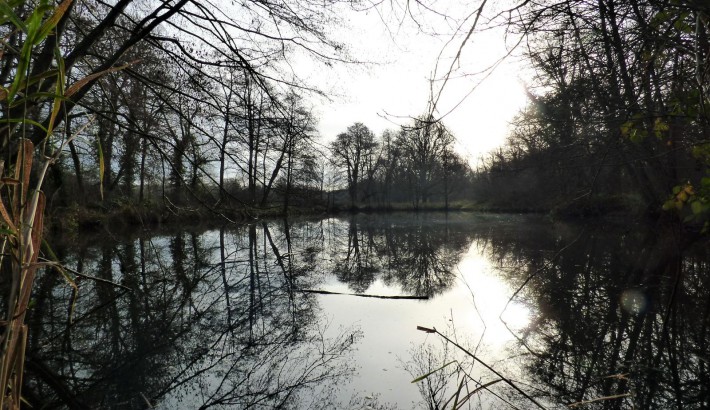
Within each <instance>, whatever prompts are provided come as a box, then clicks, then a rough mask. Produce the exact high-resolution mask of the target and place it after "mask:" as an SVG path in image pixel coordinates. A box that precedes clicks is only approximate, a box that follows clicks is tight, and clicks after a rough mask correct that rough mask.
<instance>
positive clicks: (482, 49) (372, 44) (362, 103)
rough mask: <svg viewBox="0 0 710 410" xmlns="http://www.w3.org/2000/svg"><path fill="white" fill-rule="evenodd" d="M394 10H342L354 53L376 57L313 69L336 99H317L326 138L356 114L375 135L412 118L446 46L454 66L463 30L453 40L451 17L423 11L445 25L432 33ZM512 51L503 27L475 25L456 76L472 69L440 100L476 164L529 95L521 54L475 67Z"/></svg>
mask: <svg viewBox="0 0 710 410" xmlns="http://www.w3.org/2000/svg"><path fill="white" fill-rule="evenodd" d="M378 11H379V13H378ZM469 13H470V11H469ZM393 14H397V13H396V12H395V13H390V14H387V13H386V12H383V11H382V10H370V11H369V12H349V13H346V14H345V15H344V20H345V25H344V27H343V28H342V29H341V30H339V31H338V33H337V35H339V36H342V41H344V42H345V43H346V44H348V45H349V46H350V52H351V55H352V56H353V57H354V58H356V59H360V60H368V61H370V62H372V63H366V64H354V65H349V64H339V65H335V66H334V67H333V68H331V69H329V70H327V71H325V72H323V71H318V72H317V73H315V74H314V75H315V76H316V78H315V80H317V82H318V83H319V86H321V87H323V88H324V89H326V90H329V93H330V94H331V95H334V97H333V98H332V99H331V101H321V102H320V104H316V113H317V115H318V117H319V118H320V123H319V132H320V134H321V136H322V137H323V138H324V140H325V141H330V140H332V139H334V138H335V136H336V135H338V134H339V133H341V132H343V131H345V130H346V128H347V127H348V126H349V125H352V124H353V123H355V122H362V123H364V124H365V125H367V126H368V127H369V128H370V129H371V130H373V132H375V134H376V135H380V134H381V133H382V132H383V131H384V130H385V129H388V128H389V129H397V128H398V126H399V125H400V124H404V123H408V122H409V118H410V117H411V116H415V115H419V114H422V113H424V112H425V110H426V107H427V102H428V99H429V95H430V81H429V79H430V78H432V73H433V70H434V69H435V67H436V63H437V57H438V56H439V54H440V53H441V52H442V50H443V55H444V58H443V59H441V60H439V61H440V62H441V66H440V68H439V70H440V72H443V71H445V70H446V69H448V67H449V66H450V64H451V59H450V56H453V55H454V54H455V52H456V50H458V46H459V44H460V42H461V40H462V39H463V37H461V36H459V37H458V38H455V39H454V41H453V42H452V44H449V45H448V47H447V44H446V42H447V41H448V40H450V39H451V38H452V37H451V32H452V29H451V28H450V26H451V24H450V23H449V24H447V23H446V22H444V21H441V20H440V19H439V20H437V19H436V18H433V17H434V16H431V15H429V16H424V17H423V18H422V19H418V22H419V23H420V24H424V25H428V27H424V28H423V30H424V31H436V32H439V33H442V34H441V35H439V36H433V35H427V34H425V33H422V29H421V28H419V27H416V25H415V24H414V22H413V20H412V19H411V18H405V19H401V18H398V15H396V16H394V17H393V16H392V15H393ZM459 14H460V11H459ZM426 17H429V18H426ZM383 20H384V22H383ZM479 24H482V23H479ZM466 27H467V28H468V27H470V22H469V24H468V25H467V26H466ZM509 42H510V40H509ZM507 51H508V48H506V39H505V36H504V32H503V31H502V30H497V29H494V30H489V31H486V32H483V33H474V35H473V36H472V37H471V39H470V41H469V42H468V43H467V45H466V46H465V47H464V48H463V53H462V56H461V64H459V65H458V66H457V69H456V71H455V74H456V75H457V76H459V75H461V74H468V75H465V76H462V77H459V78H456V79H454V80H452V81H450V82H449V83H448V84H447V86H446V88H445V89H444V92H443V94H442V98H441V100H440V103H439V105H438V107H439V108H440V109H439V113H440V114H442V113H449V112H450V113H449V114H447V115H446V116H445V117H444V120H443V121H444V124H445V125H446V126H447V127H448V128H449V129H450V130H451V131H452V132H453V134H454V135H455V136H456V138H457V141H458V146H457V150H458V151H459V153H461V154H462V155H464V156H466V157H467V158H468V159H469V161H470V162H471V164H472V165H474V166H475V165H476V162H477V161H478V158H479V157H481V156H485V154H486V153H488V152H490V151H491V150H493V149H495V148H496V147H498V146H500V145H502V144H503V143H504V140H505V137H506V134H507V132H508V130H509V123H510V121H511V120H512V119H513V117H514V116H515V115H516V113H517V112H518V111H519V110H520V109H521V108H523V106H524V105H525V103H526V101H527V97H526V94H525V86H524V84H525V79H524V78H523V74H522V73H523V72H524V70H523V69H522V68H521V67H522V65H521V64H520V63H519V60H518V59H517V58H515V57H509V58H507V59H505V60H504V61H503V63H501V64H500V65H498V66H497V67H496V68H495V70H493V71H492V73H490V75H488V76H487V77H486V78H485V79H484V78H483V75H472V74H473V73H478V72H480V71H482V70H484V69H485V68H487V67H490V66H491V65H492V64H494V63H495V62H496V61H498V60H499V59H500V58H501V57H503V56H504V55H505V54H506V53H507ZM446 56H449V57H448V59H447V57H446ZM474 88H475V89H474ZM469 93H470V94H469ZM459 103H460V105H457V104H459Z"/></svg>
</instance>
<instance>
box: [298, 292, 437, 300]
mask: <svg viewBox="0 0 710 410" xmlns="http://www.w3.org/2000/svg"><path fill="white" fill-rule="evenodd" d="M296 290H297V291H298V292H304V293H318V294H320V295H345V296H357V297H361V298H375V299H409V300H428V299H429V296H407V295H404V296H384V295H366V294H364V293H341V292H330V291H327V290H320V289H296Z"/></svg>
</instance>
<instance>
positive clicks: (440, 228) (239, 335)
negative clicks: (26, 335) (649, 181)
mask: <svg viewBox="0 0 710 410" xmlns="http://www.w3.org/2000/svg"><path fill="white" fill-rule="evenodd" d="M580 232H581V233H582V234H580ZM610 237H612V238H615V239H616V241H617V242H618V241H619V240H620V241H622V242H623V243H625V244H628V246H621V247H620V246H614V245H613V244H614V243H615V242H612V241H609V238H610ZM647 237H648V235H645V234H643V233H642V232H639V233H633V234H629V233H628V231H627V232H626V233H614V232H609V231H608V230H605V231H602V232H600V231H594V230H585V229H583V228H582V227H578V226H574V225H565V224H551V223H548V222H545V221H543V220H542V219H540V218H536V217H501V216H480V215H472V214H452V215H449V216H448V217H447V216H445V215H443V214H421V215H387V216H365V215H360V216H356V217H352V218H343V219H337V218H331V219H325V220H320V221H318V220H314V221H294V222H291V223H289V224H285V223H284V222H283V221H270V222H268V223H257V224H253V225H249V226H241V227H237V228H235V229H231V230H211V231H207V232H204V233H189V232H178V233H168V234H163V235H161V236H154V237H148V236H146V237H140V238H127V239H124V240H115V241H113V240H111V239H110V238H109V239H108V240H107V239H105V238H104V239H103V240H102V241H93V242H92V243H91V244H90V245H87V246H80V245H76V244H73V245H71V246H69V247H62V246H61V245H60V246H58V247H57V249H58V252H59V254H60V257H61V258H62V259H63V260H64V261H65V262H66V263H67V264H68V265H70V266H72V267H73V268H75V269H77V270H80V271H83V272H85V273H88V274H90V275H92V276H95V277H99V278H102V280H105V281H113V282H116V283H119V284H121V285H123V286H125V287H127V288H129V289H130V291H125V290H123V289H122V288H118V287H115V286H111V285H108V284H106V283H102V282H93V281H86V280H84V281H80V293H79V298H78V300H77V303H76V305H75V311H74V317H73V322H72V323H68V322H67V312H68V311H69V307H70V303H69V300H70V298H69V293H70V292H69V290H68V288H67V286H66V285H65V284H64V283H63V282H62V281H61V280H58V279H57V277H56V275H51V274H46V275H44V276H42V277H41V278H40V281H39V282H38V283H39V287H38V292H37V305H36V307H35V311H34V312H33V317H32V320H33V322H32V325H31V326H32V329H33V330H32V332H33V333H32V334H33V339H32V341H31V345H30V358H31V359H30V361H31V363H32V364H33V366H30V374H29V375H28V377H29V380H31V382H30V383H31V385H32V386H35V387H34V391H33V393H32V394H33V397H35V398H36V400H37V401H38V402H39V401H41V402H45V403H55V404H59V403H63V404H67V403H73V404H74V405H76V406H75V407H82V406H83V407H88V408H95V407H106V408H142V407H145V405H146V403H147V402H149V403H151V404H152V405H157V406H158V407H161V408H180V407H182V408H197V407H200V406H205V407H211V406H214V407H226V408H244V407H248V406H256V407H261V408H273V407H285V408H304V409H305V408H308V409H311V408H362V407H365V406H370V407H371V408H391V407H395V406H398V407H399V408H412V407H417V406H426V405H427V404H426V403H427V402H428V403H429V404H437V403H438V404H441V403H442V402H443V401H445V400H446V399H447V398H448V397H450V396H451V394H452V392H453V388H454V386H456V384H457V383H458V381H460V380H461V379H460V377H462V374H463V373H461V371H466V372H467V373H468V375H469V376H470V377H472V379H467V380H468V381H467V383H466V385H467V386H468V387H469V388H470V389H473V388H474V387H475V386H476V384H477V383H478V382H483V383H485V382H491V381H495V380H496V377H497V376H494V375H492V374H491V373H490V372H488V371H486V370H484V369H483V367H482V366H481V365H479V364H475V365H474V364H473V363H472V361H471V359H470V358H468V357H466V356H465V355H462V354H460V352H457V351H456V349H453V348H448V349H447V348H445V347H444V345H443V343H442V340H441V338H439V337H438V336H437V335H431V334H427V333H424V332H421V331H418V330H416V327H417V326H418V325H422V326H426V327H436V328H437V329H438V330H440V331H442V332H443V333H445V334H447V335H448V336H449V337H452V338H454V339H456V340H457V341H458V342H459V343H461V344H462V345H464V346H465V347H466V348H467V349H469V350H470V351H471V352H473V353H475V354H476V355H477V356H478V357H479V358H481V359H482V360H484V361H485V362H487V363H488V364H490V365H492V366H493V367H494V368H495V369H496V370H498V371H500V372H501V373H502V374H504V375H505V376H506V377H509V378H511V379H514V380H516V383H520V385H521V386H523V387H524V388H525V389H526V390H527V391H530V392H533V393H534V394H536V395H537V396H538V399H539V400H540V401H542V402H544V403H546V405H550V406H551V407H557V406H560V405H564V404H565V403H573V402H576V401H581V400H590V399H594V398H598V397H604V396H609V395H614V394H617V395H618V394H619V393H620V392H621V393H623V394H627V396H624V397H623V398H621V399H615V400H614V401H608V402H605V405H607V406H611V408H616V407H618V408H625V407H628V406H629V405H631V404H635V403H642V404H644V403H645V404H654V403H655V404H658V403H665V401H664V400H666V399H664V398H663V397H666V396H668V395H667V394H666V392H667V391H669V389H670V390H672V391H675V392H676V394H677V395H678V398H677V400H681V401H685V402H688V403H690V404H691V405H690V406H689V407H691V408H692V407H693V405H692V403H696V404H699V406H700V407H702V403H703V400H706V398H707V394H708V393H707V388H702V387H700V386H702V384H698V383H700V382H702V381H703V378H707V374H706V372H704V371H703V370H702V366H701V367H700V368H697V364H694V363H702V360H703V359H704V358H707V354H706V353H707V352H705V351H703V348H702V346H703V343H705V342H707V338H708V336H707V332H706V331H705V330H703V329H705V328H706V327H707V326H706V327H703V325H702V320H703V319H702V318H698V317H697V316H698V315H696V314H694V313H693V312H697V311H702V309H707V308H708V303H707V292H706V291H705V290H707V289H708V287H707V286H706V285H707V276H710V275H707V266H708V264H707V255H706V253H705V252H700V253H699V254H698V253H697V252H696V253H691V254H690V255H691V256H688V257H686V258H685V259H683V261H685V262H683V263H681V264H680V265H678V263H676V265H674V266H682V267H684V269H685V270H686V273H687V278H685V279H684V281H687V282H688V283H685V282H680V285H679V287H677V289H676V293H675V294H677V295H685V296H684V298H683V299H682V300H683V301H684V303H686V302H687V303H691V304H693V307H692V308H691V310H690V311H688V312H689V313H685V316H683V321H682V323H680V322H678V321H677V320H675V321H667V322H665V323H666V325H665V326H666V329H676V330H674V331H677V332H680V333H683V334H684V336H683V337H684V338H685V339H682V340H683V341H684V343H685V346H684V347H680V346H677V345H674V344H673V343H670V344H669V339H665V338H664V337H663V336H662V334H661V336H659V333H658V331H653V329H658V328H659V327H658V326H664V325H663V323H664V318H668V317H671V318H673V317H676V316H674V315H675V314H674V313H673V312H671V314H670V315H669V314H668V313H667V312H664V311H663V307H664V306H675V305H669V304H668V303H667V301H668V295H669V294H670V293H669V292H668V289H669V287H670V288H673V286H674V282H673V281H672V280H670V279H668V278H669V277H670V278H672V277H673V275H674V272H673V271H670V270H668V269H667V268H665V267H664V266H669V265H667V262H669V261H670V262H673V261H674V260H675V261H676V262H677V260H678V259H677V257H675V258H676V259H673V258H674V256H673V254H672V253H669V252H665V253H664V252H661V251H660V250H662V249H666V248H667V247H665V245H663V244H657V243H656V242H654V241H650V240H647V239H646V238H647ZM656 237H658V235H656ZM575 238H576V239H575ZM568 245H570V247H569V249H568V250H567V251H566V252H565V253H560V254H558V252H559V250H560V249H563V248H565V247H566V246H568ZM571 245H574V246H571ZM639 252H641V253H640V254H639ZM643 252H651V254H652V255H654V257H655V259H654V261H655V262H654V263H653V264H650V263H649V262H648V260H649V258H648V257H645V256H644V254H643ZM639 261H645V262H644V264H640V262H639ZM663 263H666V265H664V264H663ZM609 272H617V273H618V272H622V273H623V274H615V275H610V274H609ZM528 278H529V279H530V281H529V282H528V283H527V285H526V286H525V287H524V288H523V290H522V291H521V292H520V293H519V294H518V295H517V296H516V298H515V299H514V300H512V301H511V302H510V303H508V301H509V298H510V297H511V295H513V293H514V292H515V291H516V289H518V288H519V287H520V286H521V285H522V284H523V283H524V281H525V280H526V279H528ZM703 289H705V290H703ZM304 290H323V291H331V292H339V293H344V294H368V295H380V296H428V297H429V299H428V300H402V299H377V298H364V297H359V296H352V295H323V294H314V293H308V292H303V291H304ZM703 292H705V293H703ZM691 293H692V295H691ZM686 296H687V297H686ZM703 298H705V299H703ZM703 301H705V302H703ZM506 304H507V307H506ZM673 309H676V310H677V311H679V312H681V311H684V309H687V308H686V307H685V304H678V306H677V308H675V307H674V308H673ZM501 318H502V319H503V320H501ZM697 320H700V322H698V321H697ZM704 320H705V321H707V318H706V319H704ZM679 324H680V327H678V326H676V325H679ZM646 328H648V329H649V330H648V331H645V330H643V329H646ZM680 333H679V334H680ZM673 340H675V339H673ZM679 340H680V339H679ZM635 343H636V344H635ZM637 345H638V346H639V347H638V348H637V347H636V346H637ZM641 346H648V348H646V347H643V348H642V347H641ZM705 346H707V345H705ZM679 348H680V349H681V350H682V349H685V350H687V351H690V352H692V353H693V355H692V356H690V355H686V356H682V359H679V360H680V361H679V363H678V364H677V366H678V371H679V372H683V373H682V374H683V375H682V376H679V378H676V379H675V380H678V381H677V382H672V380H673V379H672V377H671V379H669V380H666V379H665V378H661V379H653V378H651V373H649V371H651V372H652V370H649V369H652V366H648V367H644V366H646V364H645V363H653V360H655V359H654V358H660V359H661V361H660V362H659V364H657V366H663V365H664V364H663V363H664V360H665V359H664V358H665V357H671V356H672V355H677V354H678V353H677V352H678V351H679V350H678V349H679ZM659 349H660V350H659ZM531 353H534V354H531ZM629 357H630V358H633V360H634V362H633V363H635V365H634V366H631V367H629V365H628V364H624V363H631V362H628V359H625V358H629ZM560 358H564V359H560ZM694 358H695V359H694ZM453 359H456V360H458V363H459V364H460V365H461V367H460V368H458V370H459V371H456V370H457V368H456V366H454V365H451V366H449V367H447V368H446V369H445V370H444V371H441V372H438V373H437V374H436V375H435V376H432V377H430V378H428V379H427V380H426V381H425V382H420V383H418V384H412V383H410V381H411V380H412V379H413V378H414V377H416V376H419V375H422V374H425V373H427V372H429V371H431V370H432V369H434V368H437V367H439V366H441V365H442V364H444V363H446V362H448V361H450V360H453ZM624 360H626V361H624ZM677 360H678V359H677ZM698 360H701V361H700V362H698ZM649 361H650V362H649ZM41 369H44V371H45V372H44V373H41V372H40V373H38V371H40V370H41ZM580 370H583V371H582V372H580ZM32 371H34V373H33V372H32ZM47 371H49V372H50V373H51V374H52V375H53V376H52V377H51V378H48V376H46V374H47ZM585 372H586V373H585ZM626 373H628V374H629V376H628V379H627V380H624V379H614V380H610V379H605V377H606V376H608V375H613V374H626ZM41 374H44V375H45V376H41ZM580 377H581V378H580ZM654 377H655V376H654ZM600 380H601V381H600ZM673 383H676V386H673ZM703 389H704V390H703ZM664 395H666V396H664ZM511 403H513V404H515V405H517V406H519V407H521V408H528V407H529V406H530V404H531V403H530V402H529V401H528V400H527V399H526V398H524V397H522V396H521V395H519V394H518V393H516V392H514V391H512V390H511V388H510V387H509V386H506V385H505V384H504V383H497V384H495V385H493V386H491V387H490V390H489V391H482V392H481V393H480V394H477V395H475V396H474V397H472V399H471V400H470V401H469V402H468V405H470V407H471V408H477V407H481V408H509V407H510V404H511Z"/></svg>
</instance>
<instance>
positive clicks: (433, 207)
mask: <svg viewBox="0 0 710 410" xmlns="http://www.w3.org/2000/svg"><path fill="white" fill-rule="evenodd" d="M395 212H409V213H419V212H424V213H426V212H464V213H488V214H539V215H546V216H549V217H551V218H553V219H560V220H585V219H596V218H612V219H622V218H631V219H633V220H638V219H649V220H653V219H656V218H658V214H657V213H656V214H653V213H651V214H648V213H644V212H645V210H644V209H643V208H642V207H640V206H635V207H634V205H633V204H623V203H621V201H620V200H618V199H616V198H611V199H609V200H607V201H602V200H599V201H597V202H594V203H584V204H581V206H571V205H569V204H561V205H558V206H556V207H550V206H548V207H515V206H500V205H493V204H486V203H482V202H475V201H463V200H462V201H454V202H451V203H449V204H448V206H447V205H446V204H445V203H444V202H443V201H442V202H430V203H424V204H419V205H418V206H416V205H413V204H411V203H404V202H398V203H391V204H387V205H384V204H381V205H368V204H361V205H356V206H352V205H350V204H349V203H331V204H326V203H318V204H310V205H308V206H297V205H292V206H289V208H288V210H285V209H284V207H283V205H281V204H274V205H273V206H271V207H267V208H257V207H248V206H244V205H241V206H233V207H220V206H217V207H207V206H202V205H200V204H187V205H182V206H174V205H172V206H167V205H165V204H154V203H153V204H142V205H141V204H126V203H113V204H109V205H105V204H93V205H89V206H84V207H79V206H77V205H73V206H70V207H62V208H57V209H54V210H52V211H51V212H49V215H48V220H47V221H46V229H48V230H49V231H51V232H52V233H55V234H68V235H72V234H77V233H79V232H89V233H90V232H93V231H99V230H102V229H118V230H122V229H131V228H136V227H142V228H144V229H153V228H156V229H157V228H159V227H178V226H179V227H190V226H198V225H202V224H207V225H216V224H232V223H235V224H240V223H247V222H250V221H256V220H264V219H274V218H287V217H322V216H343V215H351V214H358V213H365V214H386V213H395Z"/></svg>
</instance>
